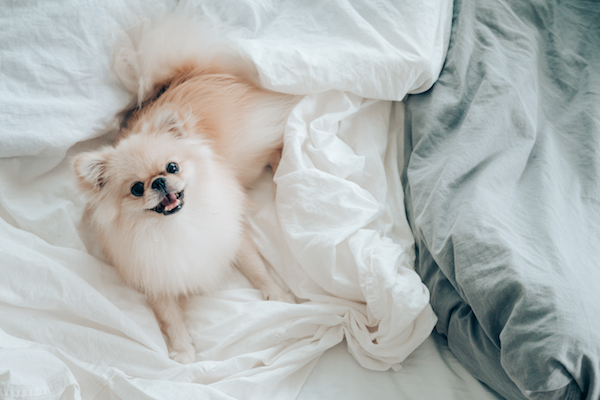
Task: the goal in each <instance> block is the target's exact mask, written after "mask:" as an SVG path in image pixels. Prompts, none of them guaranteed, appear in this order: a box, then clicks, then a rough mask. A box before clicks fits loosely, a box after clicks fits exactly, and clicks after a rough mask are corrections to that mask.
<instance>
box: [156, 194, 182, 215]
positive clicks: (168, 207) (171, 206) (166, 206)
mask: <svg viewBox="0 0 600 400" xmlns="http://www.w3.org/2000/svg"><path fill="white" fill-rule="evenodd" d="M181 207H183V190H182V191H181V192H179V193H174V192H171V193H167V194H165V197H163V199H162V200H161V202H160V203H158V205H157V206H156V207H154V208H151V209H150V211H156V212H157V213H159V214H164V215H170V214H175V213H176V212H177V211H179V210H181Z"/></svg>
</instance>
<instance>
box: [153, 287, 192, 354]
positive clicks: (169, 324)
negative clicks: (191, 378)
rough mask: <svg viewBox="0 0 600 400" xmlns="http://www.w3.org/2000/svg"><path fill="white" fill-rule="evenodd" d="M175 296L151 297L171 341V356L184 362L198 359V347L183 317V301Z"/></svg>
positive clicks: (161, 326)
mask: <svg viewBox="0 0 600 400" xmlns="http://www.w3.org/2000/svg"><path fill="white" fill-rule="evenodd" d="M184 301H185V299H183V298H182V299H181V300H178V299H177V298H173V297H155V298H150V299H149V303H150V306H151V307H152V309H153V310H154V314H155V315H156V318H157V319H158V322H159V324H160V328H161V330H162V331H163V333H164V334H165V335H166V336H167V339H168V341H169V357H171V358H172V359H173V360H175V361H177V362H180V363H182V364H190V363H192V362H194V361H196V349H195V348H194V344H193V343H192V337H191V336H190V334H189V332H188V330H187V328H186V326H185V321H184V318H183V309H182V302H184Z"/></svg>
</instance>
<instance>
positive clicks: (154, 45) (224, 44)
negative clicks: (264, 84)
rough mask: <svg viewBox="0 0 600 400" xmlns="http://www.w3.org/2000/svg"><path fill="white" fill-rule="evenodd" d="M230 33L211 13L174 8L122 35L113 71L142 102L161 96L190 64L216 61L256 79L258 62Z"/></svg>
mask: <svg viewBox="0 0 600 400" xmlns="http://www.w3.org/2000/svg"><path fill="white" fill-rule="evenodd" d="M226 37H227V33H226V32H224V31H222V30H219V29H218V28H217V27H216V26H214V24H212V23H211V22H210V21H208V20H206V19H205V20H200V19H194V18H188V17H184V16H182V15H178V14H174V15H172V16H169V17H168V18H166V19H163V20H162V21H160V22H158V23H152V22H150V21H144V22H142V23H140V24H138V25H137V26H136V27H134V29H132V30H130V31H129V32H127V34H124V35H123V37H122V39H121V40H119V41H118V43H117V46H116V48H115V52H114V60H113V71H114V73H115V75H116V76H117V78H118V79H119V80H120V81H121V83H122V84H123V86H125V88H126V89H127V90H128V91H130V92H131V93H133V94H134V95H135V96H136V98H135V103H136V105H137V106H140V105H141V104H142V103H143V102H144V101H146V100H148V99H151V98H152V97H154V96H156V95H157V93H158V92H159V91H160V90H161V89H162V88H164V87H165V86H167V85H168V84H169V83H170V82H171V80H172V79H173V78H174V77H175V75H176V74H177V73H178V71H181V68H182V67H185V66H189V65H195V66H199V67H206V68H210V67H212V68H213V69H217V70H218V71H219V72H222V73H229V74H233V75H237V76H241V77H243V78H246V79H247V80H250V81H252V82H254V83H256V82H257V81H258V74H257V72H256V68H255V66H254V64H253V63H252V61H250V60H249V59H247V58H245V57H244V56H243V54H242V52H241V51H240V50H239V49H238V48H237V47H236V45H235V44H234V42H233V41H231V40H228V39H227V38H226Z"/></svg>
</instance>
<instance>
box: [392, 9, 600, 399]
mask: <svg viewBox="0 0 600 400" xmlns="http://www.w3.org/2000/svg"><path fill="white" fill-rule="evenodd" d="M406 105H407V114H406V146H405V150H406V157H405V159H406V160H407V165H406V166H405V170H404V176H403V183H404V185H405V190H406V197H405V199H406V206H407V214H408V218H409V222H410V223H411V226H412V228H413V231H414V234H415V239H416V243H417V248H418V260H417V266H416V267H417V272H418V273H419V274H420V275H421V276H422V278H423V280H424V282H425V283H426V284H427V285H428V287H429V289H430V291H431V302H432V305H433V308H434V310H435V311H436V313H437V314H438V317H439V322H438V325H437V330H438V331H439V332H440V333H442V334H443V335H445V336H446V337H447V339H448V343H449V346H450V348H451V349H452V350H453V351H454V352H455V353H456V355H457V356H458V357H459V358H460V359H461V361H462V362H463V363H464V364H465V365H466V366H467V367H468V368H469V369H470V370H471V372H472V373H473V374H474V375H475V376H477V377H478V378H479V379H481V380H482V381H484V382H486V383H487V384H488V385H489V386H491V387H492V388H494V389H495V390H496V391H498V392H499V393H500V394H502V395H503V396H505V397H507V398H511V399H512V398H523V396H525V397H528V398H532V399H550V398H560V399H579V398H589V399H599V398H600V381H599V378H600V290H599V289H600V288H599V286H600V3H598V2H597V1H562V2H559V1H533V2H530V1H522V0H482V1H477V2H471V1H461V0H456V1H455V5H454V20H453V27H452V35H451V39H450V47H449V50H448V57H447V60H446V64H445V66H444V69H443V71H442V73H441V76H440V78H439V80H438V82H437V83H436V84H435V85H434V87H433V88H432V89H431V90H430V91H429V92H427V93H425V94H421V95H414V96H410V97H409V98H408V99H407V101H406Z"/></svg>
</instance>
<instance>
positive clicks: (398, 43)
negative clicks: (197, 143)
mask: <svg viewBox="0 0 600 400" xmlns="http://www.w3.org/2000/svg"><path fill="white" fill-rule="evenodd" d="M417 3H418V4H417ZM417 3H415V2H410V1H389V2H386V1H381V2H377V3H373V2H369V1H355V2H346V1H337V2H335V1H332V2H319V1H315V2H311V1H292V2H277V1H263V2H251V1H243V2H239V1H228V0H219V1H217V0H215V1H188V2H183V3H181V4H180V5H179V7H189V10H190V11H189V12H193V13H199V14H203V15H206V16H208V17H210V18H212V19H215V20H217V21H220V23H221V24H224V25H227V26H229V27H231V28H232V30H233V31H234V36H235V40H238V41H239V42H240V43H241V44H242V46H243V48H244V49H245V51H247V54H248V56H249V57H250V58H251V59H253V60H254V61H255V63H256V64H257V67H258V71H259V73H260V77H261V79H262V81H263V82H264V85H265V86H266V87H268V88H271V89H274V90H279V91H285V92H290V93H299V94H307V96H306V97H305V98H304V99H303V100H302V101H301V102H300V104H299V105H298V106H297V107H296V109H295V110H294V111H293V113H292V115H291V117H290V119H289V123H288V127H287V131H286V136H285V150H284V155H283V158H282V161H281V164H280V167H279V169H278V171H277V174H276V176H275V177H274V180H275V182H276V184H277V186H276V188H275V186H274V185H273V183H272V179H271V178H272V177H270V176H265V177H264V179H263V180H261V182H260V183H259V185H258V187H257V189H256V190H255V191H254V192H253V196H254V197H255V199H256V202H255V207H254V208H253V210H252V216H251V223H252V229H253V234H254V238H255V240H256V242H257V244H258V245H259V247H260V249H261V251H262V253H263V255H264V256H265V258H266V259H267V261H269V263H270V264H271V265H272V266H273V268H274V270H275V271H276V272H277V274H278V275H279V276H280V277H281V278H282V280H283V281H284V282H285V283H286V284H287V285H288V286H289V287H290V288H291V289H292V291H293V292H294V294H295V295H296V296H297V297H298V298H300V299H301V304H297V305H290V304H283V303H277V302H266V301H262V300H261V299H260V294H259V292H258V291H257V290H255V289H253V288H251V287H250V286H249V285H248V284H247V282H245V280H244V279H243V278H242V277H241V276H239V277H238V278H237V280H234V282H231V284H230V285H229V286H228V287H226V288H224V289H223V290H222V291H219V292H217V293H216V294H215V295H214V296H211V297H197V298H194V300H193V301H192V302H191V304H190V307H189V309H188V311H187V316H188V319H189V329H190V331H191V333H192V336H193V339H194V342H195V344H196V347H197V349H198V354H197V360H198V362H197V363H195V364H192V365H186V366H184V365H180V364H178V363H176V362H174V361H172V360H170V359H169V358H168V355H167V350H166V346H165V343H164V339H163V337H162V335H161V333H160V330H159V328H158V325H157V323H156V320H155V318H154V316H153V314H152V312H151V310H150V309H149V307H148V306H147V304H146V303H145V300H144V297H143V295H141V294H140V293H138V292H136V291H134V290H132V289H130V288H128V287H126V286H125V285H124V284H123V282H122V281H121V279H120V278H119V276H118V275H117V274H116V272H115V270H114V269H113V268H112V267H110V266H108V265H106V264H105V263H104V262H103V261H102V259H101V257H100V256H99V255H98V253H97V251H96V249H95V246H94V243H90V242H89V240H88V239H87V237H86V232H85V228H84V227H83V226H82V225H81V222H80V221H81V213H82V210H83V206H84V204H83V199H82V197H81V196H80V195H79V194H78V193H77V191H76V189H75V185H74V180H73V176H72V172H71V170H70V168H69V160H70V157H72V156H73V155H75V154H77V153H78V152H79V151H81V150H82V149H90V148H95V147H97V146H99V145H100V144H103V143H107V142H108V141H109V140H110V138H111V135H112V133H113V132H114V129H115V126H116V125H115V124H116V119H115V118H114V116H115V114H116V113H117V112H118V111H119V110H120V109H121V108H122V107H124V106H125V105H126V104H127V103H128V102H129V101H130V97H129V96H128V94H127V93H126V92H125V91H124V90H123V89H122V88H121V87H120V86H119V85H118V83H117V82H116V81H115V80H114V79H111V74H110V69H109V65H110V57H111V51H110V50H111V43H112V42H113V40H114V38H115V37H116V35H117V33H118V32H119V31H120V30H121V29H122V28H123V27H126V26H128V25H129V24H130V23H131V22H132V21H134V20H135V19H136V18H139V17H141V16H152V15H155V14H156V13H157V12H168V11H169V10H171V9H173V7H174V6H175V5H174V4H172V3H171V2H168V1H155V2H148V1H143V2H142V1H139V2H133V1H129V2H121V1H117V0H108V1H102V2H95V1H84V2H75V1H73V2H72V4H71V3H69V2H54V1H46V2H12V1H7V2H4V4H1V5H0V26H1V27H2V29H0V57H1V58H0V66H1V70H0V73H1V75H0V79H1V81H0V157H2V158H1V159H0V187H1V190H0V217H1V219H0V256H1V260H0V268H1V271H2V279H1V280H0V397H2V398H33V397H35V398H39V399H54V398H61V399H79V398H85V399H90V398H100V399H104V398H122V399H143V398H214V399H229V398H235V399H251V398H258V399H279V398H281V399H290V398H295V397H296V395H297V394H298V393H299V391H300V388H301V387H302V385H303V383H304V382H305V381H306V379H307V377H308V375H309V374H310V372H311V370H312V369H313V367H314V365H315V363H316V361H317V360H318V358H319V356H320V355H321V354H322V353H323V352H324V351H326V350H327V349H329V348H332V347H334V346H336V345H337V344H338V343H340V342H342V340H343V339H344V338H345V339H346V342H347V349H348V351H349V352H350V353H351V354H352V355H353V356H354V358H355V359H356V360H357V361H358V362H359V363H360V365H362V366H363V367H365V368H368V369H372V370H380V371H383V370H387V369H390V368H392V369H394V370H397V369H398V368H399V367H400V365H401V363H402V362H403V361H404V360H405V359H406V357H407V356H408V355H409V354H411V353H412V352H413V351H414V350H415V349H416V348H417V347H418V346H419V345H420V344H421V343H422V342H423V341H424V340H425V339H426V338H427V337H428V335H429V333H430V332H431V330H432V328H433V326H434V324H435V316H434V315H433V312H432V310H431V308H430V307H429V305H428V293H427V290H426V288H425V287H424V285H423V284H422V283H421V282H420V279H419V278H418V276H417V275H416V274H415V273H414V272H413V271H412V261H413V254H412V246H413V240H412V235H411V233H410V229H409V227H408V225H407V223H406V220H405V217H404V208H403V200H402V190H401V186H400V180H399V177H398V173H397V161H398V157H399V154H398V152H397V140H398V134H399V132H401V124H402V118H403V115H402V112H403V111H402V110H403V108H402V105H401V103H392V102H390V101H384V100H396V101H400V100H402V99H403V97H404V96H405V95H406V94H407V93H408V92H417V91H422V90H426V89H427V88H429V87H430V86H431V84H433V82H434V81H435V79H436V78H437V75H438V73H439V71H440V69H441V66H442V62H443V59H444V52H445V48H446V45H447V40H448V34H449V28H450V22H451V21H450V18H451V6H452V4H451V1H449V0H427V1H422V2H417Z"/></svg>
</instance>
